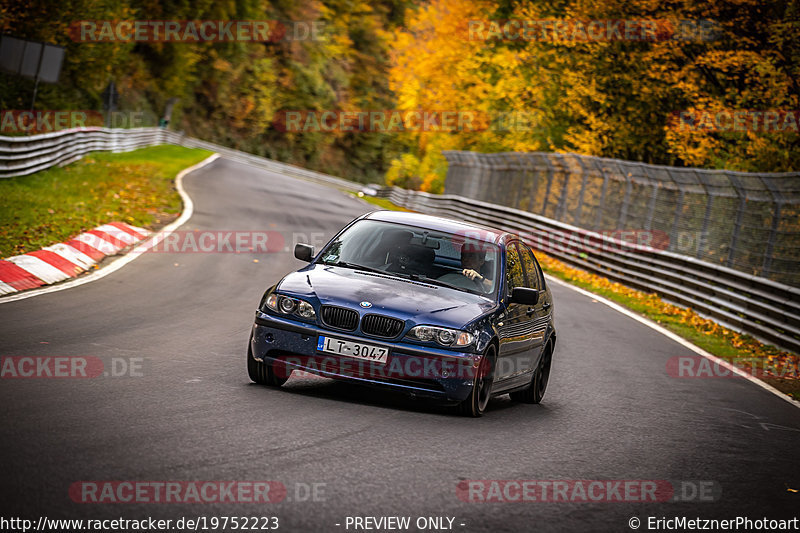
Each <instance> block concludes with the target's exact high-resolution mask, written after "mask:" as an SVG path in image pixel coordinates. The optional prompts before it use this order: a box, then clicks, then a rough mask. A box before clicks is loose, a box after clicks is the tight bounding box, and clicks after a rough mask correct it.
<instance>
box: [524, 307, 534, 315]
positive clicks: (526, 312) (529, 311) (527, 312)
mask: <svg viewBox="0 0 800 533" xmlns="http://www.w3.org/2000/svg"><path fill="white" fill-rule="evenodd" d="M535 311H536V309H534V308H533V307H529V308H528V310H527V311H525V314H526V315H528V316H531V315H532V314H533V313H534V312H535Z"/></svg>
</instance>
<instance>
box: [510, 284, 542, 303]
mask: <svg viewBox="0 0 800 533" xmlns="http://www.w3.org/2000/svg"><path fill="white" fill-rule="evenodd" d="M510 301H511V303H512V304H522V305H536V303H537V302H538V301H539V291H537V290H536V289H529V288H527V287H514V288H513V289H511V300H510Z"/></svg>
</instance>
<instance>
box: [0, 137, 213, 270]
mask: <svg viewBox="0 0 800 533" xmlns="http://www.w3.org/2000/svg"><path fill="white" fill-rule="evenodd" d="M211 153H212V152H209V151H207V150H199V149H192V148H184V147H181V146H174V145H160V146H151V147H147V148H140V149H139V150H134V151H132V152H125V153H121V154H112V153H109V152H94V153H91V154H88V155H86V156H85V157H84V158H83V159H81V160H79V161H76V162H75V163H72V164H70V165H67V166H65V167H61V168H59V167H55V168H51V169H47V170H44V171H42V172H37V173H36V174H33V175H30V176H18V177H14V178H8V179H3V180H0V257H9V256H12V255H18V254H24V253H26V252H31V251H34V250H38V249H40V248H42V247H44V246H49V245H51V244H55V243H58V242H62V241H65V240H67V239H69V238H70V237H72V236H75V235H77V234H79V233H81V232H84V231H87V230H90V229H92V228H95V227H97V226H99V225H101V224H105V223H108V222H113V221H121V222H127V223H129V224H133V225H134V226H142V227H147V228H150V229H156V228H158V227H161V226H163V225H165V224H167V223H169V222H170V221H171V220H174V219H175V218H177V217H178V215H179V214H180V211H181V208H182V206H181V199H180V196H179V195H178V191H177V190H176V189H175V183H174V179H175V176H176V175H177V174H178V172H180V171H181V170H183V169H184V168H186V167H189V166H191V165H194V164H196V163H198V162H200V161H202V160H203V159H205V158H206V157H208V156H209V155H211Z"/></svg>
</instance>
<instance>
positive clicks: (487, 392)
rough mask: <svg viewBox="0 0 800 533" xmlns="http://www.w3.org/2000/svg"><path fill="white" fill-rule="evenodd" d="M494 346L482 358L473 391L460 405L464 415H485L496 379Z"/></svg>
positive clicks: (476, 416)
mask: <svg viewBox="0 0 800 533" xmlns="http://www.w3.org/2000/svg"><path fill="white" fill-rule="evenodd" d="M494 359H495V350H494V346H489V348H487V349H486V353H484V354H483V357H482V358H481V363H480V366H479V367H478V369H477V371H476V372H475V379H474V380H473V382H472V391H470V393H469V396H468V397H467V399H466V400H464V401H463V402H461V403H460V404H459V405H458V409H459V411H460V412H461V414H462V415H464V416H469V417H473V418H478V417H479V416H483V413H484V411H485V410H486V406H487V405H488V404H489V399H490V398H491V396H492V384H493V381H494Z"/></svg>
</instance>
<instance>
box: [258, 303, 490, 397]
mask: <svg viewBox="0 0 800 533" xmlns="http://www.w3.org/2000/svg"><path fill="white" fill-rule="evenodd" d="M320 335H324V336H326V337H333V338H336V339H341V340H346V341H351V342H360V343H365V344H370V345H372V346H380V347H384V348H387V349H388V350H389V356H388V359H387V361H386V363H385V364H383V363H375V362H370V361H365V360H361V359H356V358H353V357H348V356H344V355H337V354H332V353H327V352H322V351H319V350H318V349H317V341H318V339H319V336H320ZM250 348H251V351H252V354H253V358H254V359H256V360H258V361H262V362H266V363H269V364H272V365H273V368H274V371H275V372H276V374H277V375H278V376H281V377H288V376H289V375H290V374H291V372H292V371H293V370H303V371H306V372H310V373H313V374H317V375H320V376H325V377H330V378H334V379H341V380H347V381H353V382H357V383H361V384H364V385H370V386H377V387H381V388H391V389H395V390H399V391H404V392H406V393H409V394H410V395H412V396H418V397H424V398H430V399H435V400H438V401H442V402H445V403H457V402H461V401H463V400H465V399H466V398H467V396H469V393H470V392H471V390H472V385H473V382H474V377H475V372H476V371H477V368H478V366H479V363H480V357H481V356H480V354H475V353H469V352H457V351H451V350H444V349H438V348H436V347H433V346H422V345H419V344H412V343H407V342H403V340H402V339H401V340H399V341H383V340H380V339H375V338H372V337H366V336H362V335H354V334H352V333H348V332H339V331H335V330H330V329H326V328H322V327H320V326H318V325H316V324H310V323H306V322H300V321H298V320H293V319H289V318H285V317H278V316H274V315H268V314H265V313H262V312H260V311H257V312H256V319H255V324H254V326H253V333H252V336H251V338H250Z"/></svg>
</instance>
